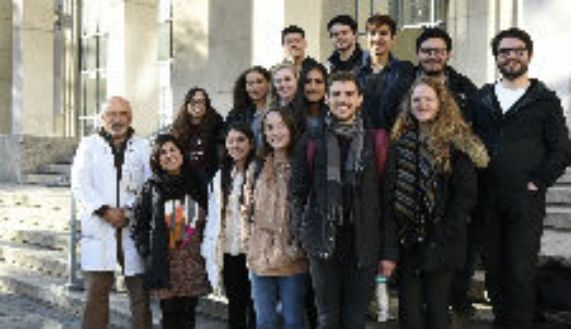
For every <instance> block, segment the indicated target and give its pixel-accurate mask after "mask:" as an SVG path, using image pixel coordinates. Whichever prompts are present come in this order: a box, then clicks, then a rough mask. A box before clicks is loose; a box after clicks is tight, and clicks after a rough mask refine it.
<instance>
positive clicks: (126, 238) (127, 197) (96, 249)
mask: <svg viewBox="0 0 571 329" xmlns="http://www.w3.org/2000/svg"><path fill="white" fill-rule="evenodd" d="M101 119H102V121H103V126H102V127H101V128H100V129H99V130H98V131H97V132H96V133H94V134H92V135H91V136H87V137H85V138H83V139H82V140H81V142H80V144H79V147H78V149H77V153H76V155H75V158H74V161H73V166H72V172H71V188H72V193H73V195H74V197H75V199H76V200H77V203H78V206H79V207H78V208H79V216H80V218H81V268H82V270H83V271H84V276H85V278H86V285H85V288H86V293H87V303H86V305H85V312H84V316H83V323H82V328H83V329H99V328H101V329H104V328H107V326H108V322H109V293H110V291H111V287H112V284H113V280H114V272H115V270H116V269H117V265H118V264H119V265H120V266H121V270H122V272H123V274H124V275H125V282H126V285H127V290H128V294H129V300H130V306H131V315H132V327H133V328H137V329H144V328H151V326H152V316H151V311H150V308H149V296H148V293H147V292H146V291H145V290H144V288H143V280H142V277H141V275H140V274H142V273H143V268H144V267H143V261H142V259H141V257H140V256H139V254H138V253H137V250H136V249H135V245H134V243H133V240H132V239H131V237H130V233H129V221H130V218H129V217H130V206H131V205H132V204H133V202H134V200H135V197H136V194H137V192H138V190H139V188H140V187H141V186H142V184H143V183H144V181H145V179H146V178H147V177H148V176H149V175H150V168H149V145H148V143H147V141H146V140H144V139H141V138H138V137H135V136H134V135H133V133H134V130H133V128H131V121H132V110H131V105H130V103H129V102H128V101H127V100H126V99H124V98H122V97H118V96H114V97H111V98H109V99H108V100H107V102H106V103H105V106H104V109H103V112H102V116H101Z"/></svg>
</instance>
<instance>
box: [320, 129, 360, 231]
mask: <svg viewBox="0 0 571 329" xmlns="http://www.w3.org/2000/svg"><path fill="white" fill-rule="evenodd" d="M339 136H341V137H343V138H346V139H348V140H350V146H349V150H348V152H347V159H346V161H345V163H344V164H343V165H342V164H341V150H340V148H339V140H338V138H339ZM364 136H365V130H364V128H363V122H362V120H361V119H360V118H358V119H357V120H355V122H354V123H353V124H351V125H347V124H341V123H339V122H337V121H335V120H333V121H331V124H330V125H329V127H328V129H327V130H326V134H325V140H326V148H327V216H328V218H329V220H330V221H334V222H336V223H337V224H339V225H341V224H343V222H344V221H345V220H350V219H345V218H343V183H342V182H341V177H342V175H341V170H344V173H343V177H344V178H345V180H346V184H349V185H350V186H355V185H356V177H357V173H358V172H360V171H361V170H362V168H363V164H362V161H361V156H362V151H363V142H364Z"/></svg>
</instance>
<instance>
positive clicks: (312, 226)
mask: <svg viewBox="0 0 571 329" xmlns="http://www.w3.org/2000/svg"><path fill="white" fill-rule="evenodd" d="M325 129H327V128H325ZM310 140H312V141H313V143H314V145H315V154H314V159H313V161H311V160H310V159H308V151H307V149H308V147H307V144H308V143H309V142H310ZM362 152H363V154H362V166H361V170H360V171H359V172H358V173H357V183H356V186H355V188H354V190H353V192H352V193H351V195H352V196H353V198H352V200H351V201H350V202H348V204H351V206H352V210H351V211H352V212H353V225H354V231H353V232H354V237H353V241H354V243H355V245H354V247H355V253H356V257H357V263H358V264H359V265H360V266H371V265H372V264H376V262H377V261H379V260H381V259H384V260H395V261H396V259H397V256H398V245H397V243H398V242H397V239H396V227H395V226H391V225H390V224H391V223H384V222H383V221H382V217H381V214H382V213H381V212H382V209H381V205H380V203H381V197H380V193H381V188H380V180H381V177H378V174H377V167H376V157H375V146H374V140H373V138H371V135H370V134H369V133H367V134H365V140H364V145H363V151H362ZM310 162H313V163H310ZM292 173H294V174H293V175H292V177H291V180H290V198H291V201H292V207H293V211H292V214H293V223H294V226H295V227H294V233H295V235H296V238H297V239H298V240H299V241H300V242H301V244H302V246H303V248H304V249H305V251H306V252H307V253H308V254H309V255H310V256H312V257H317V258H322V259H330V258H331V257H334V254H335V247H336V237H338V234H337V233H338V230H339V229H340V226H338V224H337V223H336V222H334V221H332V220H330V219H328V218H327V215H326V213H327V210H326V208H327V200H326V195H327V193H326V189H327V149H326V137H325V132H324V131H320V132H311V133H306V134H305V135H304V136H303V137H302V139H301V140H300V141H299V142H298V144H297V146H296V151H295V155H294V161H293V166H292Z"/></svg>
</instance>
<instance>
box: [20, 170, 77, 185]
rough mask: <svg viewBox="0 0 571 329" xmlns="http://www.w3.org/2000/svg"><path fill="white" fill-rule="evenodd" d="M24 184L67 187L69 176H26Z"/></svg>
mask: <svg viewBox="0 0 571 329" xmlns="http://www.w3.org/2000/svg"><path fill="white" fill-rule="evenodd" d="M24 183H26V184H35V185H44V186H69V185H70V180H69V176H67V175H61V174H51V173H50V174H27V175H25V176H24Z"/></svg>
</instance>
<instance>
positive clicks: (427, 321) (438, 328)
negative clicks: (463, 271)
mask: <svg viewBox="0 0 571 329" xmlns="http://www.w3.org/2000/svg"><path fill="white" fill-rule="evenodd" d="M418 257H419V256H418V253H417V252H414V251H403V252H402V253H401V259H400V262H399V322H400V327H401V328H403V329H425V328H428V329H447V328H448V327H449V324H450V316H449V313H448V303H449V299H448V296H449V294H450V285H451V281H452V276H453V271H452V270H443V271H437V272H434V273H426V272H424V271H421V270H419V269H418V263H419V261H418V259H419V258H418Z"/></svg>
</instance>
